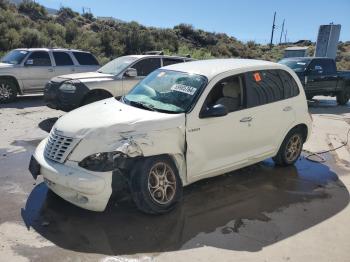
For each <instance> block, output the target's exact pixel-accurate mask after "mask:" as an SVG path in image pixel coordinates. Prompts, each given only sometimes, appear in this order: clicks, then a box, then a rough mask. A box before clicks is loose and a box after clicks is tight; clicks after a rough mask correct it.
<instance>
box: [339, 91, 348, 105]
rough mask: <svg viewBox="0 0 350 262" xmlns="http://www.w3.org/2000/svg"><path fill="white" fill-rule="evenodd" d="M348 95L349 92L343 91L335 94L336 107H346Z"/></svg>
mask: <svg viewBox="0 0 350 262" xmlns="http://www.w3.org/2000/svg"><path fill="white" fill-rule="evenodd" d="M349 98H350V94H349V92H347V91H345V90H343V91H341V92H339V93H338V94H337V103H338V105H346V103H347V102H348V101H349Z"/></svg>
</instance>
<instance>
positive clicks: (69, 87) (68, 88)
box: [59, 82, 77, 93]
mask: <svg viewBox="0 0 350 262" xmlns="http://www.w3.org/2000/svg"><path fill="white" fill-rule="evenodd" d="M59 89H60V91H62V92H65V93H74V92H75V90H76V89H77V88H76V87H75V85H74V84H73V83H72V82H64V83H63V84H62V85H61V86H60V88H59Z"/></svg>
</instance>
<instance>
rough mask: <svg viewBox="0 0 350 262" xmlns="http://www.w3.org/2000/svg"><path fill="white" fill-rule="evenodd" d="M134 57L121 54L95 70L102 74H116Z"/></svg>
mask: <svg viewBox="0 0 350 262" xmlns="http://www.w3.org/2000/svg"><path fill="white" fill-rule="evenodd" d="M136 60H137V58H136V57H132V56H121V57H118V58H116V59H114V60H112V61H110V62H109V63H107V64H105V65H104V66H102V67H101V68H100V69H99V70H98V71H97V72H99V73H104V74H112V75H118V74H119V73H120V72H121V71H123V70H124V69H125V68H127V67H128V66H129V65H130V64H131V63H133V62H134V61H136Z"/></svg>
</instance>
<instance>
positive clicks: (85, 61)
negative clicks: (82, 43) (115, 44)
mask: <svg viewBox="0 0 350 262" xmlns="http://www.w3.org/2000/svg"><path fill="white" fill-rule="evenodd" d="M73 55H74V56H75V58H76V59H77V60H78V63H79V64H80V65H99V63H98V62H97V60H96V58H95V57H94V56H93V55H92V54H90V53H84V52H73Z"/></svg>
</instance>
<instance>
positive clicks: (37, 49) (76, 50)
mask: <svg viewBox="0 0 350 262" xmlns="http://www.w3.org/2000/svg"><path fill="white" fill-rule="evenodd" d="M16 50H23V51H71V52H84V53H89V52H88V51H82V50H78V49H68V48H44V47H38V48H17V49H16Z"/></svg>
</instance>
